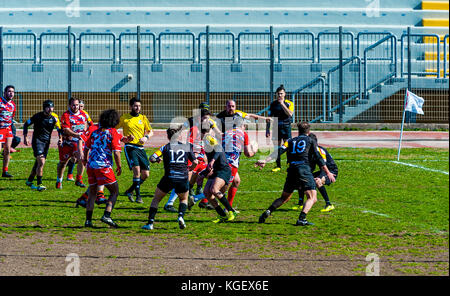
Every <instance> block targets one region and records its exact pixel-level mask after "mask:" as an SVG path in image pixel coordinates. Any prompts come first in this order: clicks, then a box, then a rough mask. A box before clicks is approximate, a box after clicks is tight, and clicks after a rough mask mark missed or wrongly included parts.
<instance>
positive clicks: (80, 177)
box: [77, 175, 83, 183]
mask: <svg viewBox="0 0 450 296" xmlns="http://www.w3.org/2000/svg"><path fill="white" fill-rule="evenodd" d="M77 181H78V182H81V183H83V176H82V175H77Z"/></svg>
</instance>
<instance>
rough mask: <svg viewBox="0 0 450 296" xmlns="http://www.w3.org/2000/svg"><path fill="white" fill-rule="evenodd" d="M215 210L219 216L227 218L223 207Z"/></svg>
mask: <svg viewBox="0 0 450 296" xmlns="http://www.w3.org/2000/svg"><path fill="white" fill-rule="evenodd" d="M215 210H216V212H217V214H219V216H221V217H226V216H227V214H225V211H224V210H223V209H222V207H221V206H217V207H216V208H215Z"/></svg>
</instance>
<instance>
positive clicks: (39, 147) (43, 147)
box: [31, 139, 50, 158]
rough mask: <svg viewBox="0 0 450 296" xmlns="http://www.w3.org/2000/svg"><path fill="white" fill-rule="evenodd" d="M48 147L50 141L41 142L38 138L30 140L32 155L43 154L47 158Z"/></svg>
mask: <svg viewBox="0 0 450 296" xmlns="http://www.w3.org/2000/svg"><path fill="white" fill-rule="evenodd" d="M49 147H50V141H48V142H43V141H41V140H39V139H33V140H32V141H31V148H33V155H34V157H38V156H41V155H43V156H44V158H47V154H48V148H49Z"/></svg>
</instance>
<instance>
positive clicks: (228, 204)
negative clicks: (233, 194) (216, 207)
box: [219, 196, 234, 212]
mask: <svg viewBox="0 0 450 296" xmlns="http://www.w3.org/2000/svg"><path fill="white" fill-rule="evenodd" d="M219 201H220V203H221V204H223V206H224V207H225V209H227V211H228V212H234V209H233V207H232V206H231V205H230V203H229V202H228V199H227V198H226V197H225V196H222V197H221V198H219Z"/></svg>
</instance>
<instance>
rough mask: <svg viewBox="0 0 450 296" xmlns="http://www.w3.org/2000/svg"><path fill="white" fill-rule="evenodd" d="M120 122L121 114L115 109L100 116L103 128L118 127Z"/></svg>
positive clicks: (100, 123)
mask: <svg viewBox="0 0 450 296" xmlns="http://www.w3.org/2000/svg"><path fill="white" fill-rule="evenodd" d="M119 121H120V117H119V113H117V111H116V110H115V109H108V110H105V111H103V112H102V113H101V114H100V119H99V121H98V123H99V125H100V127H102V128H111V127H115V126H117V125H118V124H119Z"/></svg>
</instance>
